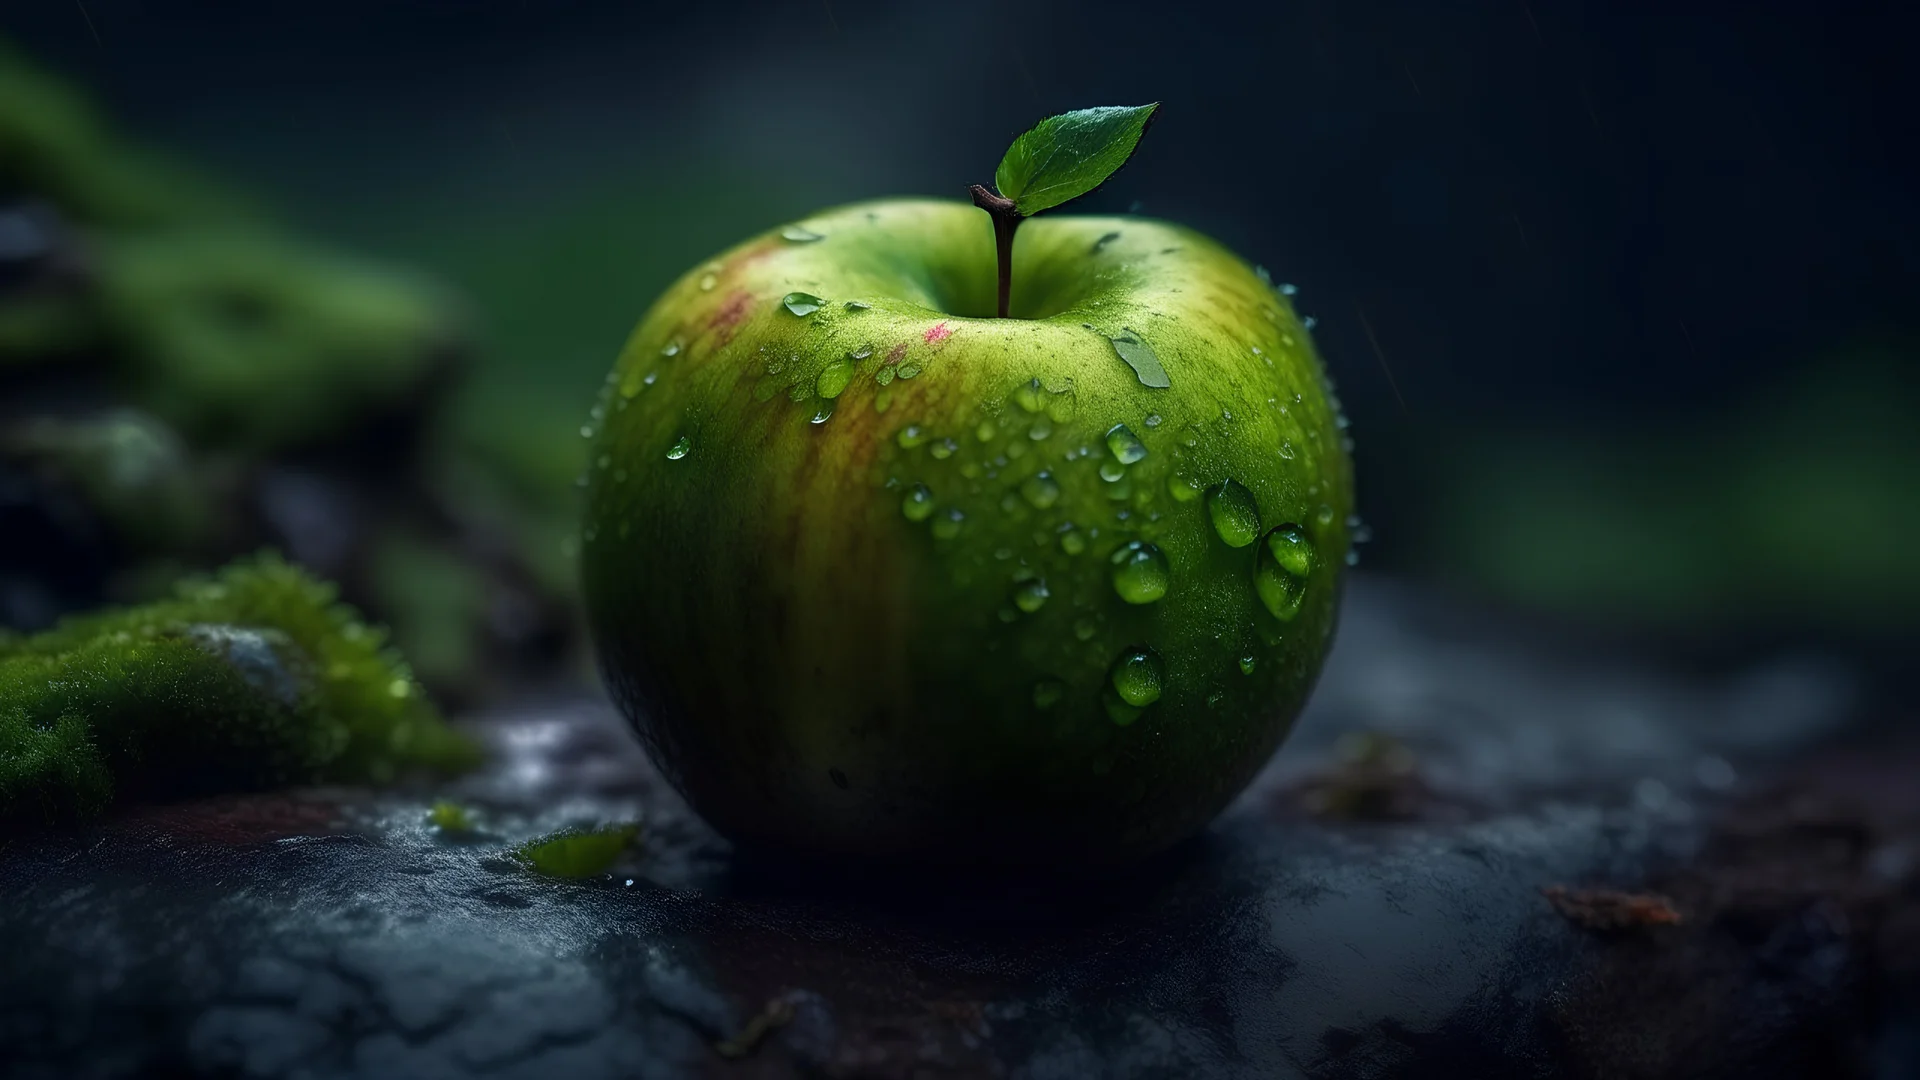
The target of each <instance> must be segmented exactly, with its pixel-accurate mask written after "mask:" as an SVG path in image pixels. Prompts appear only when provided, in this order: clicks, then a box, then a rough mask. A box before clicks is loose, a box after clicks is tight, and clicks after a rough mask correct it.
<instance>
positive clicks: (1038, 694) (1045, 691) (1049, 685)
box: [1033, 679, 1067, 709]
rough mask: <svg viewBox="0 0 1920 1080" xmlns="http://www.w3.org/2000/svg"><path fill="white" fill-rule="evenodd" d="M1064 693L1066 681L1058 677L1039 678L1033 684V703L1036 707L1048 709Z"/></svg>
mask: <svg viewBox="0 0 1920 1080" xmlns="http://www.w3.org/2000/svg"><path fill="white" fill-rule="evenodd" d="M1066 694H1067V684H1066V683H1063V682H1061V681H1060V680H1059V679H1041V680H1040V681H1039V682H1037V683H1034V684H1033V705H1034V707H1035V708H1037V709H1050V708H1052V707H1053V706H1054V705H1055V704H1056V703H1058V702H1059V700H1060V699H1061V698H1063V697H1065V696H1066Z"/></svg>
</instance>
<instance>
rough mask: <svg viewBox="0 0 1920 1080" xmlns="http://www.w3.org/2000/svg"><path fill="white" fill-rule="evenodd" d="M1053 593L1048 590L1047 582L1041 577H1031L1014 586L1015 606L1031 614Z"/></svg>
mask: <svg viewBox="0 0 1920 1080" xmlns="http://www.w3.org/2000/svg"><path fill="white" fill-rule="evenodd" d="M1052 595H1053V594H1052V593H1050V592H1048V591H1047V583H1046V582H1045V581H1043V580H1041V579H1040V578H1029V579H1027V580H1026V581H1023V582H1021V583H1020V584H1018V585H1015V586H1014V587H1013V606H1015V607H1017V608H1019V609H1020V610H1021V611H1024V612H1026V613H1027V614H1029V615H1031V614H1033V613H1034V612H1036V611H1039V610H1040V608H1041V607H1042V606H1043V605H1045V604H1046V602H1047V597H1049V596H1052Z"/></svg>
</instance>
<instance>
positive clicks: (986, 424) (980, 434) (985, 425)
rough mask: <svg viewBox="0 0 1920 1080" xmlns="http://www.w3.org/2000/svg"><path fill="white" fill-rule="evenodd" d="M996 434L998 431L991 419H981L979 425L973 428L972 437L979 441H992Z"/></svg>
mask: <svg viewBox="0 0 1920 1080" xmlns="http://www.w3.org/2000/svg"><path fill="white" fill-rule="evenodd" d="M996 434H998V432H997V430H996V429H995V428H994V426H993V421H991V420H982V421H980V424H979V426H977V427H975V428H974V429H973V437H974V438H976V439H979V440H980V441H981V442H992V441H993V437H994V435H996Z"/></svg>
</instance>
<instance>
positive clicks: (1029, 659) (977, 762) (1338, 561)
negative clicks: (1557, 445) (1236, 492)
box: [581, 200, 1352, 872]
mask: <svg viewBox="0 0 1920 1080" xmlns="http://www.w3.org/2000/svg"><path fill="white" fill-rule="evenodd" d="M796 224H797V226H798V227H799V228H800V229H802V230H804V231H794V232H790V234H789V235H790V236H795V237H799V238H800V239H797V240H796V239H792V238H789V235H783V231H782V230H775V231H773V232H769V233H767V234H765V235H762V236H760V237H757V238H755V239H753V240H750V241H748V242H746V243H744V244H741V245H740V246H738V247H736V248H734V249H733V250H731V251H729V252H727V253H726V254H725V255H722V256H721V257H719V258H718V259H716V260H714V261H712V262H711V263H708V264H706V265H704V266H701V267H697V268H695V269H694V270H692V271H690V272H689V273H688V274H687V275H686V276H684V277H683V278H681V279H680V280H679V281H678V282H676V283H675V284H674V285H673V286H672V287H671V288H669V289H668V290H667V291H666V293H665V294H664V295H663V296H662V297H660V299H659V300H658V301H656V302H655V303H654V305H653V307H652V309H651V310H650V311H649V312H648V313H647V315H646V317H645V318H644V319H643V320H642V321H641V323H640V325H639V327H638V328H637V329H636V330H635V331H634V332H633V335H632V337H631V339H630V340H629V341H628V343H627V345H626V347H625V349H624V351H623V352H622V353H621V355H620V358H619V361H618V363H617V364H616V365H615V367H614V370H613V372H612V374H611V375H610V376H609V378H608V381H607V384H606V386H605V388H604V390H603V392H602V396H601V399H600V402H599V404H598V405H597V406H596V407H595V409H594V412H593V422H592V423H591V424H590V425H589V426H588V428H587V429H585V430H586V432H587V434H588V437H589V438H590V439H591V440H592V449H591V453H590V458H589V466H588V469H587V474H586V478H585V484H586V513H585V520H584V526H583V529H582V533H581V566H582V579H583V585H584V589H585V600H586V606H587V612H588V618H589V621H590V625H591V627H592V629H593V631H594V636H595V641H596V643H597V646H598V650H599V656H600V662H601V668H602V672H603V674H604V676H605V679H606V681H607V684H608V686H609V689H610V690H611V692H612V694H613V696H614V698H615V700H616V701H617V702H618V704H619V705H620V706H621V708H622V709H623V710H624V712H625V713H626V715H627V716H628V718H629V719H630V720H631V721H632V723H633V724H634V727H635V729H636V730H637V732H638V733H639V734H640V736H641V738H642V739H643V741H644V742H645V744H646V746H647V748H648V750H649V751H650V752H651V754H652V755H653V758H654V760H655V761H656V762H657V763H658V764H659V765H660V767H661V768H662V770H663V771H664V773H665V774H666V776H667V777H668V779H669V780H670V781H671V782H672V783H673V784H674V785H675V786H676V787H677V788H678V789H679V790H680V792H681V793H682V794H683V795H684V796H685V797H686V798H687V799H688V801H689V802H690V803H691V804H692V806H693V808H694V809H695V810H696V811H698V812H699V813H700V814H701V815H702V816H704V817H705V818H706V819H707V820H708V821H709V822H710V823H711V824H712V825H714V826H715V827H716V828H717V829H719V830H720V831H721V832H722V833H723V834H725V835H726V836H728V837H730V838H731V839H733V840H734V841H735V842H736V843H738V844H741V845H744V846H746V847H748V848H750V849H755V850H759V851H763V852H766V853H769V854H773V855H776V856H782V857H786V858H790V859H837V860H847V861H851V862H856V863H861V864H866V865H874V864H881V865H893V864H920V865H922V866H926V865H937V866H942V867H947V868H967V869H982V870H987V869H998V870H1006V869H1036V868H1045V869H1053V870H1065V871H1070V872H1071V871H1075V870H1082V869H1092V868H1098V867H1110V866H1115V865H1118V864H1122V863H1126V862H1130V861H1133V860H1136V859H1139V858H1141V857H1144V856H1147V855H1150V854H1152V853H1155V852H1157V851H1160V850H1162V849H1165V848H1166V847H1168V846H1170V845H1172V844H1173V843H1175V842H1177V841H1179V840H1180V839H1182V838H1184V837H1187V836H1189V835H1191V834H1193V833H1195V832H1196V831H1198V830H1199V829H1201V828H1202V827H1204V826H1205V825H1206V823H1207V822H1208V821H1209V820H1211V819H1212V818H1213V817H1214V816H1215V815H1216V814H1217V813H1219V812H1220V810H1222V809H1223V808H1224V807H1225V806H1226V805H1227V803H1228V802H1229V801H1231V800H1232V798H1233V797H1234V796H1235V795H1236V794H1237V793H1238V792H1239V791H1240V790H1241V789H1242V788H1243V787H1244V786H1245V785H1246V784H1247V782H1248V781H1249V780H1251V779H1252V777H1253V776H1254V774H1255V773H1256V772H1257V771H1259V769H1260V768H1261V766H1262V765H1263V764H1264V763H1265V762H1266V761H1267V759H1268V757H1269V756H1270V755H1271V754H1272V752H1273V751H1274V749H1275V747H1277V746H1278V745H1279V743H1280V741H1281V739H1282V738H1284V737H1285V735H1286V733H1287V731H1288V730H1289V728H1290V727H1291V726H1292V724H1293V720H1294V717H1295V716H1296V715H1297V714H1298V712H1299V710H1300V708H1301V706H1302V704H1303V703H1304V702H1305V700H1306V697H1307V694H1308V692H1309V690H1310V689H1311V687H1312V685H1313V682H1314V679H1315V678H1316V676H1317V674H1318V672H1319V669H1320V666H1321V662H1322V660H1323V658H1324V656H1325V654H1326V650H1327V647H1328V645H1329V643H1330V641H1331V638H1332V634H1333V629H1334V622H1335V615H1336V610H1337V608H1338V601H1339V586H1340V576H1341V572H1342V570H1343V569H1344V565H1345V561H1346V559H1345V556H1346V553H1347V550H1348V536H1347V526H1346V523H1347V520H1348V515H1349V514H1350V513H1351V510H1352V467H1351V464H1350V462H1349V460H1348V457H1347V454H1346V451H1345V449H1344V446H1343V444H1344V443H1345V441H1346V440H1345V437H1344V431H1343V430H1342V429H1343V427H1344V421H1343V420H1342V419H1341V418H1340V414H1339V409H1338V405H1337V401H1336V400H1335V399H1334V398H1333V396H1332V394H1331V391H1330V387H1329V386H1328V383H1327V380H1326V378H1325V376H1324V374H1323V372H1322V370H1321V367H1320V363H1319V360H1318V358H1317V357H1316V356H1315V354H1314V351H1313V346H1312V344H1311V342H1310V340H1309V338H1308V336H1307V333H1306V331H1305V330H1304V328H1303V327H1302V325H1301V323H1300V320H1299V319H1298V317H1297V316H1296V315H1295V313H1294V311H1293V310H1292V307H1291V305H1290V304H1289V303H1288V301H1287V300H1286V299H1285V298H1284V297H1283V296H1281V295H1279V294H1278V293H1276V291H1275V290H1274V289H1273V288H1271V287H1270V286H1269V285H1268V284H1267V283H1266V282H1265V281H1263V279H1262V277H1260V276H1256V274H1255V273H1254V271H1253V270H1251V269H1250V268H1249V267H1248V266H1247V264H1246V263H1245V262H1243V261H1242V260H1240V259H1239V258H1238V257H1236V256H1234V255H1233V254H1232V253H1230V252H1228V251H1227V250H1225V249H1224V248H1222V247H1221V246H1219V245H1218V244H1216V243H1214V242H1213V241H1211V240H1209V239H1207V238H1206V237H1204V236H1201V235H1199V234H1198V233H1195V232H1193V231H1191V230H1188V229H1184V228H1181V227H1178V226H1175V225H1171V224H1167V223H1163V222H1158V221H1152V220H1147V219H1142V218H1133V217H1127V218H1118V217H1073V216H1046V217H1040V218H1036V219H1033V220H1030V221H1028V222H1026V223H1025V224H1024V225H1023V226H1022V228H1021V230H1020V233H1019V235H1018V242H1017V244H1016V248H1015V257H1014V275H1013V308H1012V315H1013V317H1012V318H1008V319H996V318H992V317H983V316H991V315H992V313H993V308H994V303H995V300H994V294H995V282H996V277H995V267H994V244H993V231H992V226H991V224H990V222H989V220H988V218H987V215H985V214H983V213H981V212H980V211H979V210H977V209H974V208H973V207H971V206H968V205H966V204H963V203H959V202H945V201H935V200H892V201H878V202H870V203H864V204H857V205H853V206H848V207H843V208H839V209H834V210H829V211H825V212H822V213H820V214H817V215H814V216H812V217H810V218H806V219H804V220H802V221H801V222H798V223H796ZM794 228H795V226H789V227H788V230H793V229H794ZM808 235H813V236H817V237H819V239H815V240H807V239H806V237H807V236H808ZM795 292H802V293H807V294H811V295H812V296H815V297H818V298H821V300H822V301H823V303H822V304H821V306H820V307H819V309H818V310H817V311H814V312H811V313H808V314H804V315H796V314H794V312H793V311H792V310H790V308H789V306H788V305H787V304H785V303H783V298H784V297H786V296H788V294H790V293H795ZM849 302H852V303H855V304H863V305H866V306H865V307H855V308H851V309H850V308H849V307H848V306H847V305H848V304H849ZM797 306H800V307H802V308H804V307H805V306H806V305H805V304H804V303H801V304H798V305H797ZM1089 327H1091V329H1090V328H1089ZM1127 330H1131V331H1132V332H1133V333H1134V334H1135V335H1136V336H1138V337H1139V338H1140V339H1141V340H1143V341H1145V342H1146V343H1147V344H1148V345H1150V346H1151V348H1152V350H1153V352H1154V353H1155V354H1156V355H1157V357H1158V359H1159V361H1160V362H1161V364H1162V365H1163V366H1164V368H1165V371H1166V373H1167V375H1168V377H1169V379H1170V381H1171V387H1170V388H1166V389H1153V388H1149V387H1148V386H1146V385H1143V383H1142V380H1141V378H1139V377H1137V376H1136V374H1135V370H1134V368H1133V367H1131V366H1130V365H1129V364H1128V363H1127V362H1125V361H1123V359H1122V358H1121V356H1120V355H1119V353H1118V352H1117V351H1116V349H1115V347H1114V345H1113V344H1112V343H1111V341H1110V340H1109V336H1110V335H1116V336H1118V335H1124V333H1125V331H1127ZM849 364H850V365H851V374H850V378H849V379H848V381H846V383H845V386H844V389H840V390H839V392H838V394H837V396H831V397H827V396H823V395H822V391H827V392H831V391H834V390H835V389H836V386H837V384H838V383H839V381H840V379H839V375H840V373H842V372H844V371H845V370H846V367H847V365H849ZM887 368H891V369H892V375H891V378H890V381H885V382H884V385H883V379H884V378H885V377H884V376H882V375H881V372H882V371H883V370H885V369H887ZM915 369H917V373H916V371H915ZM823 373H824V375H825V377H824V379H823ZM909 375H912V377H909ZM1035 379H1038V380H1039V383H1040V386H1039V388H1038V389H1037V391H1036V389H1035V388H1034V387H1033V383H1032V380H1035ZM823 414H827V415H823ZM1117 424H1124V425H1125V426H1126V427H1127V428H1128V429H1129V430H1130V431H1131V432H1132V433H1134V435H1135V436H1137V438H1138V440H1139V442H1141V443H1142V444H1144V446H1145V448H1146V450H1147V454H1146V456H1145V457H1144V458H1142V459H1140V460H1138V461H1137V462H1134V463H1133V464H1131V465H1129V466H1126V467H1125V469H1124V474H1123V475H1122V476H1121V478H1120V479H1118V480H1113V481H1109V480H1107V479H1103V477H1102V475H1101V470H1102V468H1103V466H1104V467H1105V469H1106V471H1107V474H1108V475H1113V474H1114V473H1115V472H1116V471H1117V470H1119V469H1120V462H1119V461H1118V459H1117V458H1116V456H1115V454H1114V453H1113V452H1112V451H1111V450H1110V449H1109V445H1108V433H1109V430H1110V429H1112V428H1113V427H1114V426H1115V425H1117ZM903 433H904V434H903ZM948 440H950V442H949V441H948ZM942 455H944V456H942ZM1042 470H1045V471H1046V472H1048V473H1049V474H1050V476H1051V479H1052V481H1053V483H1054V485H1055V486H1057V488H1058V492H1057V497H1056V498H1054V499H1052V500H1051V501H1049V500H1048V498H1047V495H1048V491H1047V485H1046V484H1044V483H1042V482H1040V481H1031V482H1030V478H1032V477H1033V476H1034V475H1035V474H1036V473H1039V472H1041V471H1042ZM1228 479H1231V480H1233V481H1235V482H1237V483H1238V484H1241V485H1244V487H1245V488H1246V489H1247V491H1248V492H1250V493H1251V495H1252V496H1253V499H1254V500H1255V502H1256V503H1257V506H1258V512H1259V517H1260V525H1261V531H1262V532H1263V533H1264V532H1265V531H1266V530H1268V529H1272V528H1273V527H1275V526H1278V525H1280V524H1282V523H1292V524H1294V525H1296V526H1298V527H1299V528H1298V529H1297V530H1296V536H1304V537H1305V538H1306V540H1307V544H1306V545H1305V546H1307V547H1310V548H1311V551H1310V552H1308V553H1307V555H1306V557H1307V558H1308V559H1309V561H1310V566H1308V567H1306V568H1305V574H1304V576H1303V577H1300V578H1297V579H1295V580H1294V581H1293V584H1295V585H1297V586H1300V590H1301V591H1300V592H1299V594H1298V607H1297V610H1296V611H1295V612H1294V613H1293V614H1292V618H1290V619H1286V620H1282V619H1280V618H1276V617H1275V616H1274V615H1273V614H1272V613H1270V611H1269V609H1268V607H1267V606H1266V605H1265V604H1263V602H1262V599H1261V596H1260V593H1259V591H1258V590H1257V589H1256V587H1255V577H1256V573H1258V572H1259V571H1258V569H1257V567H1258V566H1259V565H1260V556H1259V551H1260V549H1261V547H1262V545H1263V544H1265V543H1266V540H1265V539H1264V538H1263V539H1261V540H1259V541H1256V542H1255V543H1253V544H1252V545H1249V546H1245V547H1232V546H1229V545H1228V544H1227V543H1226V542H1224V541H1223V540H1222V538H1221V537H1222V534H1221V532H1220V531H1219V530H1218V529H1217V528H1216V527H1215V525H1214V523H1213V520H1212V515H1211V513H1210V499H1209V498H1208V497H1206V496H1202V495H1200V494H1199V491H1200V490H1201V489H1205V488H1208V487H1210V486H1212V485H1215V484H1218V483H1220V482H1221V481H1224V480H1228ZM914 485H924V486H925V488H926V489H927V491H928V492H929V493H930V495H931V501H932V505H933V507H934V508H935V509H934V512H933V513H932V514H930V515H926V516H925V517H924V518H923V519H921V520H913V519H912V515H911V514H909V513H908V512H907V511H908V508H907V507H906V506H905V504H906V503H907V502H908V501H909V500H910V499H911V498H913V496H912V495H911V494H910V493H912V492H913V491H914ZM1183 496H1184V497H1183ZM1039 504H1048V505H1044V506H1043V505H1039ZM917 509H918V508H917V507H916V508H915V510H916V512H917ZM953 511H958V512H959V513H960V514H961V515H963V517H962V518H961V519H960V520H958V521H957V522H956V521H955V520H954V519H953V517H952V512H953ZM1068 523H1071V526H1072V528H1071V533H1069V532H1068V531H1067V530H1068ZM956 524H957V532H956V531H955V529H954V526H955V525H956ZM949 533H953V535H948V534H949ZM1070 535H1071V536H1077V537H1078V538H1079V541H1080V543H1079V544H1078V545H1076V544H1075V542H1074V541H1073V540H1071V539H1067V537H1069V536H1070ZM1132 540H1148V541H1150V542H1151V543H1152V544H1154V545H1157V546H1158V548H1159V549H1160V551H1161V552H1162V553H1163V554H1164V558H1165V560H1166V562H1167V565H1168V568H1169V570H1170V584H1169V586H1168V587H1167V589H1166V591H1165V594H1164V596H1162V597H1161V598H1160V599H1159V600H1157V601H1155V602H1151V603H1129V602H1127V601H1126V600H1125V599H1123V598H1122V596H1121V595H1120V592H1119V590H1118V589H1117V587H1116V584H1115V576H1114V575H1115V564H1114V563H1113V561H1112V559H1111V557H1110V556H1111V555H1112V554H1113V553H1114V552H1115V551H1116V549H1118V548H1119V547H1120V546H1121V545H1123V544H1125V543H1127V542H1129V541H1132ZM1076 547H1077V548H1078V553H1077V554H1075V553H1071V551H1072V550H1073V549H1075V548H1076ZM1293 565H1294V567H1295V568H1296V569H1301V568H1302V566H1301V564H1300V563H1297V562H1296V563H1295V564H1293ZM1034 575H1037V576H1039V577H1040V578H1042V579H1043V580H1044V582H1045V589H1044V592H1045V593H1046V595H1045V597H1044V598H1043V599H1041V602H1039V603H1038V604H1037V606H1034V601H1035V600H1036V599H1040V598H1037V597H1036V596H1035V591H1036V590H1034V588H1033V587H1032V586H1031V585H1025V586H1024V588H1023V583H1022V581H1021V580H1020V579H1021V578H1023V577H1025V578H1026V579H1027V580H1028V581H1031V580H1032V577H1033V576H1034ZM1138 595H1140V594H1139V593H1138V592H1136V596H1138ZM1020 601H1025V604H1024V605H1023V604H1022V603H1021V602H1020ZM1028 606H1034V610H1031V611H1028V610H1026V607H1028ZM1137 646H1146V647H1150V648H1151V649H1152V650H1154V651H1155V652H1156V653H1157V654H1158V657H1159V658H1160V664H1161V668H1162V670H1163V672H1164V678H1163V680H1162V691H1161V694H1160V697H1159V699H1158V700H1157V701H1153V702H1152V703H1150V704H1148V705H1147V706H1146V707H1145V708H1144V709H1138V708H1132V707H1129V706H1128V705H1127V704H1126V702H1125V700H1124V699H1123V698H1122V697H1121V696H1119V695H1118V694H1116V692H1115V690H1114V683H1113V669H1114V667H1115V664H1116V661H1117V660H1118V659H1119V658H1120V657H1121V656H1122V654H1123V653H1125V652H1126V651H1127V650H1129V649H1130V648H1132V647H1137ZM1243 660H1244V661H1246V663H1243ZM1245 667H1250V668H1251V670H1250V671H1247V670H1243V668H1245ZM1135 696H1143V695H1139V694H1136V695H1135Z"/></svg>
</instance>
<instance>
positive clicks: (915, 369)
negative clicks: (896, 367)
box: [900, 360, 920, 379]
mask: <svg viewBox="0 0 1920 1080" xmlns="http://www.w3.org/2000/svg"><path fill="white" fill-rule="evenodd" d="M919 374H920V365H919V364H917V363H914V362H913V361H911V360H909V361H907V362H906V363H904V364H901V365H900V377H901V378H903V379H911V378H914V377H915V376H917V375H919Z"/></svg>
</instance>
